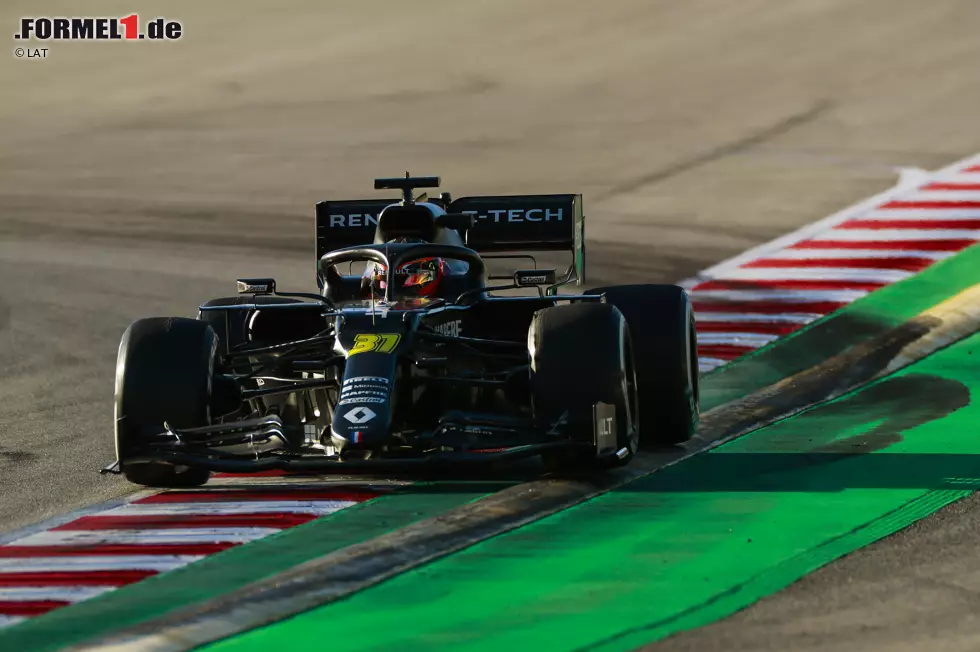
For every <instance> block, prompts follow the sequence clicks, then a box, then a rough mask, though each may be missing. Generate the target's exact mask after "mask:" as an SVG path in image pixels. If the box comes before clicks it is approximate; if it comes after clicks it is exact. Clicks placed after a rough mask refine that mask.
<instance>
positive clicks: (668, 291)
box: [588, 285, 700, 448]
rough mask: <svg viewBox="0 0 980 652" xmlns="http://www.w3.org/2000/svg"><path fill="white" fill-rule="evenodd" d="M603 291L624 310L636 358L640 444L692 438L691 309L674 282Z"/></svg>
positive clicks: (695, 407) (694, 368)
mask: <svg viewBox="0 0 980 652" xmlns="http://www.w3.org/2000/svg"><path fill="white" fill-rule="evenodd" d="M588 294H605V295H606V302H607V303H608V304H609V305H613V306H615V307H616V308H618V309H619V310H620V312H622V313H623V316H624V317H625V318H626V323H627V324H628V325H629V331H630V335H631V340H632V343H633V352H634V355H635V359H636V382H637V393H638V395H639V402H640V405H641V406H642V410H641V412H642V417H643V430H642V432H641V441H642V442H643V447H644V448H653V447H666V446H673V445H676V444H679V443H682V442H684V441H687V440H688V439H690V438H691V437H692V436H694V431H695V429H696V428H697V425H698V418H699V410H700V387H699V384H698V375H699V370H698V344H697V332H696V331H695V327H694V311H693V309H692V307H691V301H690V299H689V298H688V296H687V293H686V292H685V291H684V289H683V288H681V287H679V286H677V285H614V286H610V287H602V288H595V289H593V290H589V291H588Z"/></svg>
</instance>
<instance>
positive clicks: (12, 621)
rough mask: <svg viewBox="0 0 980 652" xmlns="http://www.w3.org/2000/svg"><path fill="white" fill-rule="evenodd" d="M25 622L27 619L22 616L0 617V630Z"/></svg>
mask: <svg viewBox="0 0 980 652" xmlns="http://www.w3.org/2000/svg"><path fill="white" fill-rule="evenodd" d="M25 620H27V618H25V617H24V616H0V629H3V628H4V627H12V626H13V625H16V624H17V623H22V622H24V621H25Z"/></svg>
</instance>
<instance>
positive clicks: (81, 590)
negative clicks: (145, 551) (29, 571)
mask: <svg viewBox="0 0 980 652" xmlns="http://www.w3.org/2000/svg"><path fill="white" fill-rule="evenodd" d="M116 588H118V587H115V586H11V587H0V600H2V601H4V602H40V601H46V600H56V601H58V602H81V601H82V600H88V599H89V598H94V597H95V596H97V595H102V594H103V593H105V592H106V591H112V590H113V589H116Z"/></svg>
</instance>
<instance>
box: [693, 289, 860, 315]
mask: <svg viewBox="0 0 980 652" xmlns="http://www.w3.org/2000/svg"><path fill="white" fill-rule="evenodd" d="M866 294H867V292H866V291H865V290H698V291H696V292H694V293H693V297H692V298H693V299H694V301H695V302H698V301H712V302H717V303H741V302H743V301H764V302H777V303H781V302H786V303H790V304H791V303H803V302H806V303H810V302H818V301H830V302H834V303H850V302H852V301H855V300H857V299H860V298H861V297H863V296H864V295H866ZM786 309H787V310H790V311H792V306H791V305H789V306H787V307H786Z"/></svg>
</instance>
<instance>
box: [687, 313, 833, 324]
mask: <svg viewBox="0 0 980 652" xmlns="http://www.w3.org/2000/svg"><path fill="white" fill-rule="evenodd" d="M821 317H823V315H822V314H820V313H815V312H784V313H780V314H778V315H767V314H765V313H761V312H760V313H751V312H746V313H738V312H699V313H697V314H696V315H695V318H696V319H697V323H699V324H702V323H709V324H710V323H715V322H717V323H721V324H739V323H756V322H757V323H760V324H809V323H810V322H811V321H813V320H815V319H820V318H821Z"/></svg>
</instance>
